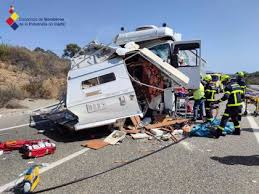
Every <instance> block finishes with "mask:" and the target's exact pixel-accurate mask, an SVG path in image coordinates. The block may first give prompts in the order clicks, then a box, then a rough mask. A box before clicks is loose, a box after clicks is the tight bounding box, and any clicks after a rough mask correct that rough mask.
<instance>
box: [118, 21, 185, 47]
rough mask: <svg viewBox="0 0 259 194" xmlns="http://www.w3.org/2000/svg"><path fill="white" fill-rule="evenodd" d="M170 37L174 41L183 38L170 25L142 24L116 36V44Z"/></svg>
mask: <svg viewBox="0 0 259 194" xmlns="http://www.w3.org/2000/svg"><path fill="white" fill-rule="evenodd" d="M165 37H167V38H170V39H172V40H174V41H178V40H181V34H179V33H175V32H174V31H173V29H171V28H169V27H157V26H153V25H149V26H141V27H138V28H137V29H136V31H132V32H122V33H120V34H118V35H117V36H116V38H115V41H114V42H115V44H116V45H125V44H126V43H128V42H131V41H133V42H143V41H147V40H154V39H159V38H165Z"/></svg>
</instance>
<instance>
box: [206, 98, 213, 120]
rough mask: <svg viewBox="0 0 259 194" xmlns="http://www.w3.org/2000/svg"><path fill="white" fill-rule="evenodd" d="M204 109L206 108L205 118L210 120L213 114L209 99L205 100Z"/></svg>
mask: <svg viewBox="0 0 259 194" xmlns="http://www.w3.org/2000/svg"><path fill="white" fill-rule="evenodd" d="M205 110H206V118H207V121H212V119H213V115H212V110H213V108H212V102H210V101H205Z"/></svg>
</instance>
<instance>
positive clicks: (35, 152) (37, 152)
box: [23, 143, 56, 158]
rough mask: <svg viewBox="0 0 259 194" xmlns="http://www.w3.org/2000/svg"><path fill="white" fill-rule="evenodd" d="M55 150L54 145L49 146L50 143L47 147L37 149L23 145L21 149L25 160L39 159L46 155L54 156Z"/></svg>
mask: <svg viewBox="0 0 259 194" xmlns="http://www.w3.org/2000/svg"><path fill="white" fill-rule="evenodd" d="M29 147H32V149H30V148H29ZM55 150H56V146H55V144H50V143H49V146H46V147H37V148H33V146H30V145H25V146H24V147H23V156H24V157H26V158H39V157H43V156H45V155H48V154H54V152H55Z"/></svg>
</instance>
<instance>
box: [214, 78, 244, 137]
mask: <svg viewBox="0 0 259 194" xmlns="http://www.w3.org/2000/svg"><path fill="white" fill-rule="evenodd" d="M222 82H223V83H224V84H225V85H226V88H225V92H224V96H223V97H222V98H221V99H219V100H218V102H222V101H225V100H228V102H227V105H226V109H225V112H224V114H223V116H222V118H221V122H220V125H219V126H218V127H217V130H216V133H215V134H214V136H215V137H216V138H219V136H224V133H223V130H224V128H225V126H226V123H227V121H228V119H229V118H231V119H232V122H233V123H234V127H235V131H234V132H233V134H234V135H240V125H239V121H238V114H239V112H240V110H241V108H242V106H241V105H242V95H243V90H242V89H241V87H240V86H239V84H237V83H236V82H231V81H230V77H229V75H223V76H222Z"/></svg>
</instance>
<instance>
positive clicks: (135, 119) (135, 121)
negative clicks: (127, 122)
mask: <svg viewBox="0 0 259 194" xmlns="http://www.w3.org/2000/svg"><path fill="white" fill-rule="evenodd" d="M130 119H131V121H132V123H133V125H134V126H135V127H136V128H138V126H139V125H140V123H141V120H140V117H139V116H133V117H130Z"/></svg>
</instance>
